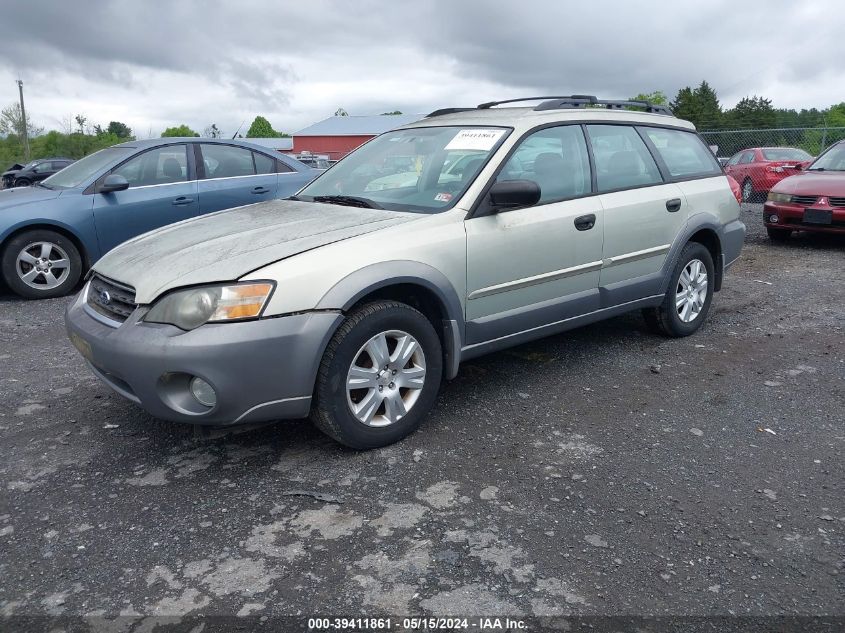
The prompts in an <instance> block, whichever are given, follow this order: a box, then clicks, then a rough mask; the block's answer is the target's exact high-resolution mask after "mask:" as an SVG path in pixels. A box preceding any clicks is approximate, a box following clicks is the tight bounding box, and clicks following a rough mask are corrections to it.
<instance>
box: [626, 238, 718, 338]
mask: <svg viewBox="0 0 845 633" xmlns="http://www.w3.org/2000/svg"><path fill="white" fill-rule="evenodd" d="M715 279H716V276H715V274H714V267H713V258H712V257H711V255H710V251H708V250H707V248H706V247H705V246H704V245H703V244H699V243H698V242H689V243H688V244H687V245H686V246H684V250H682V251H681V256H680V257H679V258H678V263H677V264H676V266H675V270H674V271H673V272H672V278H671V280H670V282H669V287H668V288H667V289H666V295H665V296H664V298H663V302H662V303H661V304H660V305H659V306H657V307H656V308H646V309H644V310H643V311H642V313H643V317H644V318H645V322H646V325H647V326H648V328H649V329H650V330H651V331H652V332H655V333H656V334H662V335H663V336H669V337H681V336H689V335H690V334H693V333H695V332H696V331H697V330H698V329H699V328H700V327H701V325H702V324H703V323H704V321H705V319H706V318H707V313H708V312H709V311H710V304H711V303H712V301H713V282H714V281H715Z"/></svg>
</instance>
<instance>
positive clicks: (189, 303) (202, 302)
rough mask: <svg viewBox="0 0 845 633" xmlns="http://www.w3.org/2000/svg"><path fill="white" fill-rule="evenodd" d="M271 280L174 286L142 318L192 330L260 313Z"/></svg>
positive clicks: (253, 316) (271, 289)
mask: <svg viewBox="0 0 845 633" xmlns="http://www.w3.org/2000/svg"><path fill="white" fill-rule="evenodd" d="M273 288H274V284H273V283H272V282H257V283H256V282H250V283H240V284H226V285H219V286H203V287H199V288H188V289H186V290H177V291H175V292H171V293H170V294H168V295H165V296H164V297H162V298H161V299H159V300H158V301H156V302H155V303H154V304H153V307H152V308H151V309H150V311H149V312H147V314H145V315H144V317H143V320H144V321H146V322H148V323H167V324H170V325H175V326H176V327H178V328H181V329H183V330H194V329H196V328H198V327H199V326H201V325H204V324H206V323H219V322H224V321H240V320H243V319H252V318H256V317H258V316H260V314H261V311H262V310H263V309H264V306H265V305H266V303H267V300H268V299H269V298H270V295H271V294H273Z"/></svg>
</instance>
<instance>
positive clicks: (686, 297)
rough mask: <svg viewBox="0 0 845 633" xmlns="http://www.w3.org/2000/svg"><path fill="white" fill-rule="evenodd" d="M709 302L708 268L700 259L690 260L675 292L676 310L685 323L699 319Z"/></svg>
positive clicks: (682, 272)
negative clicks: (705, 304) (706, 303)
mask: <svg viewBox="0 0 845 633" xmlns="http://www.w3.org/2000/svg"><path fill="white" fill-rule="evenodd" d="M706 301H707V267H706V266H705V265H704V262H702V261H701V260H700V259H693V260H690V261H689V262H688V263H687V265H686V266H684V270H683V271H681V276H680V277H679V278H678V287H677V289H676V291H675V309H677V311H678V317H679V318H680V319H681V321H683V322H684V323H690V322H692V321H695V319H697V318H698V315H699V314H701V310H702V309H703V308H704V303H705V302H706Z"/></svg>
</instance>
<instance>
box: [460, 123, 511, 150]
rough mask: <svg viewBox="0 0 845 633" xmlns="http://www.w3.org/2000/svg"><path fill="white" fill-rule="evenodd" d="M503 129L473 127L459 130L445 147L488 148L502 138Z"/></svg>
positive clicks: (491, 147)
mask: <svg viewBox="0 0 845 633" xmlns="http://www.w3.org/2000/svg"><path fill="white" fill-rule="evenodd" d="M504 133H505V130H484V129H481V128H475V129H471V130H461V131H460V132H458V133H457V134H456V135H455V138H453V139H452V140H451V141H449V144H448V145H447V146H446V149H480V150H490V149H493V146H494V145H495V144H496V142H497V141H498V140H499V139H500V138H502V135H503V134H504Z"/></svg>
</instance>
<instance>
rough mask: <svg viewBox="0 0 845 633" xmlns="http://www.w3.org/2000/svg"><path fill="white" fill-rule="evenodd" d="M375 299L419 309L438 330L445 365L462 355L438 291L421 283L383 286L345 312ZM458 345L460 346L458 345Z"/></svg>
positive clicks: (436, 330) (361, 298)
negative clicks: (450, 331)
mask: <svg viewBox="0 0 845 633" xmlns="http://www.w3.org/2000/svg"><path fill="white" fill-rule="evenodd" d="M373 301H399V302H400V303H405V304H407V305H409V306H411V307H412V308H414V309H416V310H419V311H420V312H421V313H422V314H423V316H424V317H425V318H426V319H428V321H429V322H430V323H431V325H432V326H433V327H434V331H435V332H437V336H438V338H439V339H440V347H441V349H442V350H443V360H444V366H446V367H449V366H450V363H451V362H452V360H454V355H455V354H457V355H460V349H453V347H455V345H454V339H453V337H451V336H449V331H448V329H447V324H448V322H449V318H450V317H449V312H448V310H447V309H446V306H445V304H444V303H443V301H442V300H441V299H440V297H439V296H438V295H437V293H435V292H434V291H433V290H431V289H430V288H427V287H425V286H423V285H421V284H415V283H408V282H403V283H395V284H391V285H388V286H383V287H381V288H377V289H375V290H373V291H372V292H369V293H367V294H366V295H364V296H363V297H360V298H359V299H358V300H357V301H356V302H355V303H354V304H353V305H352V306H350V307H349V309H348V310H346V311H345V312H347V313H348V312H351V311H352V310H355V309H356V308H358V307H360V306H362V305H365V304H367V303H372V302H373ZM458 347H460V346H459V345H458Z"/></svg>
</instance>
